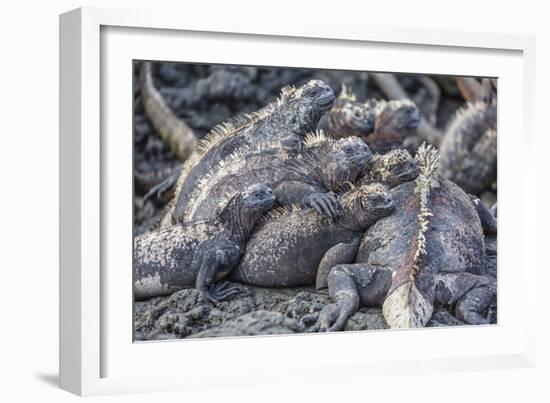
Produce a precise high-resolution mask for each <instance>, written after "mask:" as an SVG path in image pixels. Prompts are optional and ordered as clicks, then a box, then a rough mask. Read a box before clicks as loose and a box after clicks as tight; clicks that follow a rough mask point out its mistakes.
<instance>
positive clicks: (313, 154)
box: [291, 143, 349, 190]
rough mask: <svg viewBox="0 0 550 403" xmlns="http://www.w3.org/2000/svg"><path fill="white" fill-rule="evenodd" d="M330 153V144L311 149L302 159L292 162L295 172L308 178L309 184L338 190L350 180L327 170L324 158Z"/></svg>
mask: <svg viewBox="0 0 550 403" xmlns="http://www.w3.org/2000/svg"><path fill="white" fill-rule="evenodd" d="M328 152H330V144H328V143H327V144H326V145H325V146H316V147H314V148H311V149H306V151H305V152H304V153H303V154H302V158H298V159H295V160H293V161H292V162H291V164H292V167H293V169H294V171H295V172H296V173H297V174H299V175H300V176H302V177H303V178H306V179H307V181H308V182H310V183H311V184H315V185H319V184H321V185H323V187H324V188H325V189H329V190H336V189H337V188H338V187H339V186H341V185H342V184H343V183H344V182H345V181H347V180H349V178H347V177H346V178H343V177H342V178H338V177H336V176H335V175H334V174H332V171H331V170H329V169H326V168H327V167H326V166H325V162H324V158H323V157H324V156H325V155H326V154H327V153H328Z"/></svg>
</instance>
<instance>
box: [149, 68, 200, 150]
mask: <svg viewBox="0 0 550 403" xmlns="http://www.w3.org/2000/svg"><path fill="white" fill-rule="evenodd" d="M151 69H152V66H151V63H150V62H143V63H142V65H141V71H140V76H139V85H140V91H141V99H142V102H143V109H144V110H145V113H146V115H147V117H148V119H149V121H150V122H151V125H152V126H153V128H154V129H155V131H156V132H157V133H158V134H159V136H160V137H161V138H162V140H164V142H165V143H166V144H167V145H168V146H169V147H170V149H171V150H172V151H173V152H174V154H176V156H177V157H178V158H179V159H180V160H181V161H185V160H186V159H187V158H188V157H189V155H191V153H192V152H193V150H194V148H195V144H196V142H197V140H196V138H195V134H194V133H193V130H192V129H191V128H190V127H189V126H188V125H187V123H185V122H184V121H183V120H182V119H180V118H178V117H177V116H176V115H175V114H174V112H173V111H172V110H171V109H170V107H169V106H168V105H167V104H166V102H165V100H164V98H163V97H162V95H161V94H160V92H159V91H158V90H157V89H156V88H155V84H154V82H153V75H152V72H151Z"/></svg>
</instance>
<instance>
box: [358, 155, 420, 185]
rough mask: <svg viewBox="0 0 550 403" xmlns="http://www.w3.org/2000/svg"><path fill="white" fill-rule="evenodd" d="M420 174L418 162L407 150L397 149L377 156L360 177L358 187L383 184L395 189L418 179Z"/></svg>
mask: <svg viewBox="0 0 550 403" xmlns="http://www.w3.org/2000/svg"><path fill="white" fill-rule="evenodd" d="M419 173H420V168H419V166H418V161H416V160H415V159H414V158H413V157H411V155H410V154H409V152H408V151H407V150H404V149H395V150H392V151H390V152H387V153H386V154H383V155H379V154H377V155H375V156H374V158H373V159H372V162H371V163H370V167H369V168H368V169H366V170H365V171H364V172H363V173H362V175H361V176H360V178H359V180H358V182H357V185H358V186H362V185H368V184H370V183H381V184H382V185H384V186H387V187H388V188H390V189H393V188H394V187H396V186H398V185H400V184H402V183H405V182H408V181H411V180H413V179H416V178H417V177H418V174H419Z"/></svg>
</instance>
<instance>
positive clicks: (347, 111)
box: [317, 85, 376, 138]
mask: <svg viewBox="0 0 550 403" xmlns="http://www.w3.org/2000/svg"><path fill="white" fill-rule="evenodd" d="M375 112H376V108H375V107H374V103H363V102H358V101H357V99H356V97H355V95H354V94H353V93H352V92H351V89H350V88H348V87H347V86H345V85H344V86H342V91H341V92H340V95H339V96H338V98H336V100H335V101H334V104H333V105H332V108H331V109H330V110H329V111H328V112H327V113H325V114H324V115H323V117H322V118H321V120H320V121H319V124H318V125H317V129H318V130H323V131H324V132H327V133H330V135H331V136H332V137H334V138H342V137H348V136H357V137H360V138H364V137H366V136H368V135H369V134H371V133H372V132H373V131H374V124H375V119H376V113H375Z"/></svg>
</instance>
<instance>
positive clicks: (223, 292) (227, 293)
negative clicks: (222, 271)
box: [204, 281, 241, 305]
mask: <svg viewBox="0 0 550 403" xmlns="http://www.w3.org/2000/svg"><path fill="white" fill-rule="evenodd" d="M204 292H205V293H206V298H207V299H208V301H210V302H211V303H212V304H214V305H218V304H219V303H220V302H222V301H225V300H227V299H228V298H230V297H232V296H235V295H238V294H240V293H241V289H240V288H239V287H237V286H234V285H231V284H230V283H229V282H227V281H222V282H220V283H217V284H214V285H212V287H210V290H208V291H206V290H205V291H204Z"/></svg>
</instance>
